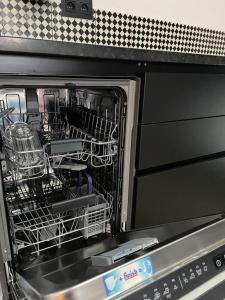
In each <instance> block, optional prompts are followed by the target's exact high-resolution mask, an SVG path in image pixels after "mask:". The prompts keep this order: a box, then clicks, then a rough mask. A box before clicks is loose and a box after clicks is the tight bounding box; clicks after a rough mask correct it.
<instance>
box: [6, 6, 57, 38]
mask: <svg viewBox="0 0 225 300" xmlns="http://www.w3.org/2000/svg"><path fill="white" fill-rule="evenodd" d="M1 18H2V22H1V23H2V35H3V36H11V37H22V38H34V39H48V40H49V39H51V38H52V5H51V2H50V1H46V0H38V1H37V0H10V1H9V0H8V1H7V0H1Z"/></svg>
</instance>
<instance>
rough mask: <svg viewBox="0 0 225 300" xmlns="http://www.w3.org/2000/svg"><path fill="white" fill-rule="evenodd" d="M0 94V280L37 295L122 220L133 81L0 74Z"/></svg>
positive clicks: (101, 246)
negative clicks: (0, 258)
mask: <svg viewBox="0 0 225 300" xmlns="http://www.w3.org/2000/svg"><path fill="white" fill-rule="evenodd" d="M0 96H1V99H0V100H1V101H0V108H1V114H0V117H1V120H0V122H1V124H0V125H1V140H2V143H1V151H2V170H1V173H2V180H1V181H2V189H3V190H4V192H2V203H1V205H2V206H3V208H2V212H6V213H5V214H4V217H5V219H4V220H3V219H2V220H0V221H1V222H2V223H4V226H3V231H4V237H5V238H4V239H1V241H2V245H1V246H2V249H4V250H5V249H6V251H4V252H3V253H4V263H5V267H6V270H7V277H8V279H7V280H8V284H9V286H10V287H11V292H12V294H13V295H14V298H15V299H22V298H21V297H26V298H28V299H35V297H39V296H40V299H43V297H44V294H45V293H44V292H43V294H42V293H41V292H40V295H39V296H38V294H37V295H36V296H34V294H32V291H33V290H35V286H36V284H37V285H39V284H40V285H41V286H42V287H43V288H45V287H46V288H47V286H49V287H51V292H50V293H54V292H59V291H60V290H64V289H65V288H71V287H73V286H74V285H76V283H77V282H78V281H77V280H78V279H77V278H75V277H74V276H75V274H76V273H77V274H79V277H80V278H84V277H85V276H86V271H85V270H86V268H87V267H85V263H84V269H83V267H82V269H80V270H79V267H78V266H79V265H82V266H83V261H84V260H85V259H88V258H89V257H90V256H91V255H97V254H98V253H101V252H104V251H105V250H110V249H112V248H115V247H116V242H115V239H114V238H113V236H115V235H116V234H117V233H119V232H120V231H121V229H123V230H126V228H127V224H128V223H130V219H129V218H130V217H129V216H130V212H129V211H128V207H129V205H128V204H129V203H130V201H131V199H132V190H133V175H134V160H135V150H136V149H135V148H136V128H137V117H138V113H137V112H138V100H139V80H138V79H137V80H130V79H77V78H76V79H73V78H47V77H45V78H41V77H40V78H37V77H33V78H32V77H29V78H28V77H23V76H20V77H4V78H3V77H2V78H0ZM131 149H132V150H131ZM3 221H4V222H3ZM9 236H11V238H9ZM5 240H6V241H5ZM10 244H11V246H10ZM6 253H8V256H6ZM71 265H72V266H73V267H72V269H70V267H71ZM74 267H75V269H76V268H77V267H78V269H76V270H74V269H73V268H74ZM44 270H45V271H44ZM88 272H89V271H88ZM28 274H29V275H28ZM72 274H74V275H72ZM91 274H92V272H90V274H89V275H88V276H92V275H91ZM93 275H94V273H93ZM49 276H50V277H49ZM46 278H49V279H48V280H47V281H46V282H45V283H44V281H43V280H46ZM63 278H64V279H65V280H64V279H63ZM62 279H63V280H62ZM61 280H62V281H63V282H60V281H61ZM22 294H24V296H21V295H22ZM37 299H38V298H37Z"/></svg>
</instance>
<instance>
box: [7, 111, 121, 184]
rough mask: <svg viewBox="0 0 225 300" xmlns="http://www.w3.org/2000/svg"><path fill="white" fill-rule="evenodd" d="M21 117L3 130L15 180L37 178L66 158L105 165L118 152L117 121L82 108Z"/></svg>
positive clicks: (8, 159) (100, 165)
mask: <svg viewBox="0 0 225 300" xmlns="http://www.w3.org/2000/svg"><path fill="white" fill-rule="evenodd" d="M69 113H72V115H73V118H71V116H70V115H69ZM76 116H77V117H79V119H78V118H76ZM34 119H35V120H34ZM20 120H23V121H19V122H16V123H11V124H9V125H7V126H5V129H4V130H2V137H3V143H4V147H5V153H6V160H7V162H8V167H9V171H10V173H11V175H12V176H13V178H14V179H15V180H18V179H23V178H29V179H36V178H40V177H42V176H44V175H45V174H46V173H48V172H51V170H52V169H57V168H62V165H63V164H64V162H65V161H67V162H68V161H70V162H72V161H74V160H75V161H81V162H85V163H86V164H88V165H91V166H93V167H95V168H99V167H104V166H108V165H111V164H112V163H113V158H114V157H115V155H116V154H117V124H116V123H115V122H114V121H112V120H108V119H107V117H99V116H98V115H97V114H95V113H94V112H92V111H87V110H86V109H85V108H82V107H80V108H76V109H73V110H70V111H68V112H65V111H64V112H61V113H40V114H38V115H37V114H36V115H35V118H33V115H32V114H23V115H20ZM73 120H74V121H73ZM4 121H5V120H4ZM6 123H9V122H6ZM72 123H73V124H72ZM3 128H4V127H3Z"/></svg>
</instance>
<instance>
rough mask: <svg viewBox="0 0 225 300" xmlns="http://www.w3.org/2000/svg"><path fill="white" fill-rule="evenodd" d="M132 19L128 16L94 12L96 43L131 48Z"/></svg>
mask: <svg viewBox="0 0 225 300" xmlns="http://www.w3.org/2000/svg"><path fill="white" fill-rule="evenodd" d="M132 26H133V18H132V16H130V15H124V14H117V13H111V12H106V11H100V10H97V11H96V43H97V44H98V45H106V46H117V47H131V46H132Z"/></svg>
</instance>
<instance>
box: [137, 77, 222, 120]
mask: <svg viewBox="0 0 225 300" xmlns="http://www.w3.org/2000/svg"><path fill="white" fill-rule="evenodd" d="M218 115H225V75H223V74H194V73H186V74H185V73H150V74H148V76H147V78H146V88H145V96H144V105H143V115H142V123H144V124H147V123H157V122H166V121H175V120H183V119H192V118H201V117H210V116H218Z"/></svg>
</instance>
